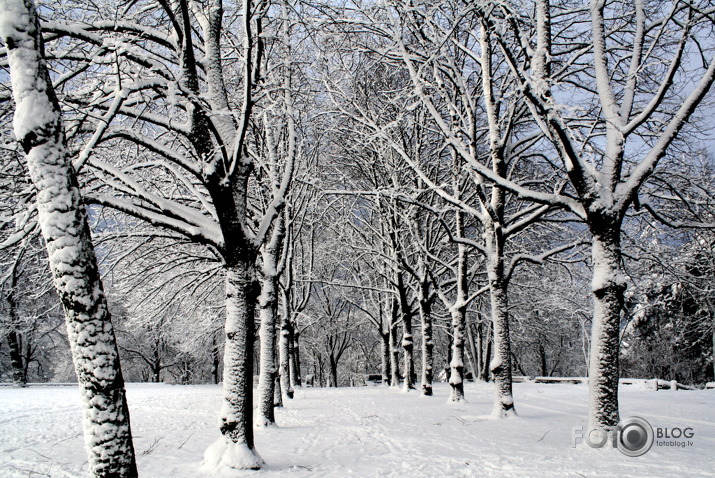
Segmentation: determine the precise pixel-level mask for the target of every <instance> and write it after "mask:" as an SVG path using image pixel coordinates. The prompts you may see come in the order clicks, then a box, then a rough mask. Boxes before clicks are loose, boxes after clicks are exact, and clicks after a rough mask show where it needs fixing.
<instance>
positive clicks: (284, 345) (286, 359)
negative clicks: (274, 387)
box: [278, 317, 294, 399]
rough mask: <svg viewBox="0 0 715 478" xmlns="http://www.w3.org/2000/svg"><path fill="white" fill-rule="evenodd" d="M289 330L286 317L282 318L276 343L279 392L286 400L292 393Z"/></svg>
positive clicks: (288, 322) (291, 396) (288, 321)
mask: <svg viewBox="0 0 715 478" xmlns="http://www.w3.org/2000/svg"><path fill="white" fill-rule="evenodd" d="M290 329H291V324H290V320H289V319H288V317H283V318H282V319H281V331H280V340H279V342H278V356H279V372H280V383H281V391H282V392H283V395H284V396H285V397H286V398H288V399H291V398H293V393H294V391H293V387H292V386H291V383H290V382H291V380H290V338H291V330H290Z"/></svg>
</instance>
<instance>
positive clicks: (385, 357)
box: [380, 331, 391, 385]
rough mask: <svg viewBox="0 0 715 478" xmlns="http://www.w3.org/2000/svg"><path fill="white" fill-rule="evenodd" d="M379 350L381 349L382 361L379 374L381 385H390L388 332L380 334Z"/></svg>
mask: <svg viewBox="0 0 715 478" xmlns="http://www.w3.org/2000/svg"><path fill="white" fill-rule="evenodd" d="M380 338H381V339H382V341H381V342H380V348H381V349H382V361H381V372H382V383H383V385H389V384H390V370H391V369H390V332H389V331H388V332H382V331H381V332H380Z"/></svg>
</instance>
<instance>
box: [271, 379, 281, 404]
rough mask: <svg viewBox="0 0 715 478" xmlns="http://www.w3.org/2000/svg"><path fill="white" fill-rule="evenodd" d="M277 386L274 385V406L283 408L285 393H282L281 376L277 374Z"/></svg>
mask: <svg viewBox="0 0 715 478" xmlns="http://www.w3.org/2000/svg"><path fill="white" fill-rule="evenodd" d="M275 381H276V383H275V386H274V387H273V406H274V407H275V408H281V407H282V406H283V393H281V378H280V376H278V375H276V378H275Z"/></svg>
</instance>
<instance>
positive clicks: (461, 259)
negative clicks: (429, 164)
mask: <svg viewBox="0 0 715 478" xmlns="http://www.w3.org/2000/svg"><path fill="white" fill-rule="evenodd" d="M455 228H456V232H457V237H463V236H464V224H463V221H462V213H461V212H459V211H457V212H455ZM456 280H457V291H456V297H455V299H454V303H453V304H452V306H451V307H450V308H449V313H450V315H451V316H452V359H451V360H450V363H449V366H450V369H451V372H450V375H449V384H450V385H451V387H452V389H451V393H450V397H449V402H462V401H464V328H465V326H466V318H467V317H466V309H467V290H468V289H467V287H468V284H467V248H466V246H465V245H464V244H461V243H459V244H457V276H456Z"/></svg>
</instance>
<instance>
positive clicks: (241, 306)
mask: <svg viewBox="0 0 715 478" xmlns="http://www.w3.org/2000/svg"><path fill="white" fill-rule="evenodd" d="M251 256H252V255H251V254H244V255H243V260H242V261H237V262H236V264H234V265H231V266H228V267H227V268H226V326H225V335H226V337H225V338H226V343H225V345H224V355H223V389H224V397H223V405H222V406H221V412H220V420H221V425H220V430H221V434H222V435H223V437H222V438H219V439H218V440H217V441H216V442H214V443H213V444H212V445H211V446H209V448H208V449H207V450H206V452H205V454H204V458H205V460H206V462H207V463H209V464H212V465H224V466H227V467H229V468H236V469H259V468H260V467H261V465H262V464H263V460H262V459H261V457H260V456H259V455H258V453H257V452H256V450H255V446H254V441H253V342H254V335H255V332H254V324H253V316H254V307H255V306H254V304H255V300H256V295H257V294H256V292H255V290H254V289H255V288H256V285H255V284H254V281H253V274H252V268H253V258H252V257H251Z"/></svg>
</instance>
